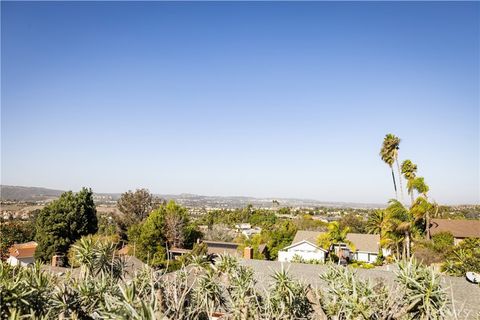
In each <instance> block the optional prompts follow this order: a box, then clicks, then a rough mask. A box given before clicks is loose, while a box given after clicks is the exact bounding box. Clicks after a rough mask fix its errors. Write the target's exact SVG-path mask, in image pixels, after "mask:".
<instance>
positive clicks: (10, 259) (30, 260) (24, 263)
mask: <svg viewBox="0 0 480 320" xmlns="http://www.w3.org/2000/svg"><path fill="white" fill-rule="evenodd" d="M34 262H35V259H34V258H33V257H30V258H21V259H17V258H15V257H13V256H10V257H8V259H7V263H8V264H9V265H11V266H17V265H20V266H22V267H26V266H28V265H29V264H33V263H34Z"/></svg>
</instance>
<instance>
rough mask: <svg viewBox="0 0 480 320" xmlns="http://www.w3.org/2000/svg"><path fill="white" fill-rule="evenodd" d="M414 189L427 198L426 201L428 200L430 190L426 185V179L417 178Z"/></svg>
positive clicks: (414, 181)
mask: <svg viewBox="0 0 480 320" xmlns="http://www.w3.org/2000/svg"><path fill="white" fill-rule="evenodd" d="M412 187H413V189H415V190H416V191H417V192H418V194H421V195H422V196H424V197H425V199H428V196H427V193H428V191H429V190H430V188H429V187H428V185H427V184H426V183H425V179H424V178H423V177H416V178H415V179H414V180H413V182H412Z"/></svg>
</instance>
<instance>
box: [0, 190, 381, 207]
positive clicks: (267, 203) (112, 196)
mask: <svg viewBox="0 0 480 320" xmlns="http://www.w3.org/2000/svg"><path fill="white" fill-rule="evenodd" d="M0 188H1V199H2V200H13V201H44V200H50V199H55V198H58V197H59V196H60V195H61V194H62V193H63V192H64V191H62V190H52V189H47V188H38V187H20V186H6V185H1V186H0ZM156 196H157V197H159V198H162V199H165V200H175V201H176V202H178V203H179V204H181V205H184V206H187V207H194V208H243V207H245V206H247V205H249V204H251V205H253V206H255V207H257V208H271V207H272V206H273V200H277V201H278V202H279V205H280V206H281V207H287V206H288V207H294V208H295V207H303V208H314V207H334V208H382V207H385V205H384V204H376V203H351V202H322V201H318V200H310V199H294V198H288V199H287V198H254V197H245V196H202V195H196V194H178V195H173V194H156ZM119 197H120V194H119V193H95V194H94V199H95V201H96V202H97V203H112V202H114V201H116V200H117V199H118V198H119Z"/></svg>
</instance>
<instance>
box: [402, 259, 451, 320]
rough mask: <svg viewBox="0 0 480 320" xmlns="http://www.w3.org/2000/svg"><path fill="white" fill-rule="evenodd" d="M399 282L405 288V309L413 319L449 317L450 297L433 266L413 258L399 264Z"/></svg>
mask: <svg viewBox="0 0 480 320" xmlns="http://www.w3.org/2000/svg"><path fill="white" fill-rule="evenodd" d="M398 267H399V271H398V273H397V282H398V283H399V284H400V285H401V287H402V288H403V290H404V299H405V302H406V304H407V308H406V310H405V312H406V313H408V314H409V315H410V317H411V318H412V319H448V314H449V309H448V304H449V299H448V296H447V293H446V291H445V289H444V288H442V287H441V285H440V278H439V275H438V274H436V273H435V272H434V271H433V268H427V267H424V266H422V265H420V264H419V263H418V262H416V261H415V260H414V259H413V258H412V259H410V261H408V262H400V263H399V264H398Z"/></svg>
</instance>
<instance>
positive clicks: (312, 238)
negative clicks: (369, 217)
mask: <svg viewBox="0 0 480 320" xmlns="http://www.w3.org/2000/svg"><path fill="white" fill-rule="evenodd" d="M322 234H324V232H319V231H305V230H299V231H297V233H296V234H295V238H294V239H293V241H292V245H290V246H289V247H287V248H285V249H283V250H282V251H285V250H287V249H288V248H291V247H293V248H295V246H296V245H297V244H300V243H302V242H304V241H306V242H308V243H310V244H311V245H312V246H315V247H317V248H319V249H321V250H324V249H322V248H320V247H318V246H316V245H315V244H316V243H317V239H318V238H319V236H321V235H322ZM347 240H349V241H350V242H352V243H353V245H354V247H355V251H350V259H353V260H357V261H364V262H370V263H373V262H375V261H376V260H377V257H378V252H379V250H380V235H378V234H362V233H349V234H347ZM339 247H345V244H334V246H333V249H334V252H337V250H338V248H339ZM293 250H295V249H293ZM324 251H325V250H324ZM280 252H281V251H279V260H280ZM326 252H327V251H326ZM389 254H390V253H389V252H387V251H385V250H384V251H383V255H384V256H388V255H389ZM293 255H295V253H293V254H292V256H293ZM299 255H300V256H302V254H301V253H299ZM306 260H307V259H306Z"/></svg>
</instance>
